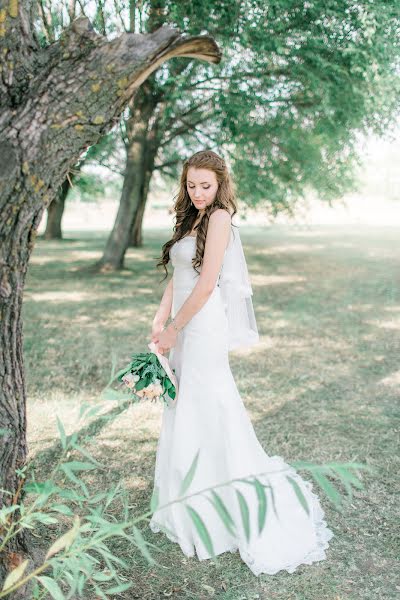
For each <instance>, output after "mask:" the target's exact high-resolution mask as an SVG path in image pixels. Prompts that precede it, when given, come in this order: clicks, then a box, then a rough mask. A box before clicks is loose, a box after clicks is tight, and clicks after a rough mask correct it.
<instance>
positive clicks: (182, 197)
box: [156, 150, 237, 281]
mask: <svg viewBox="0 0 400 600" xmlns="http://www.w3.org/2000/svg"><path fill="white" fill-rule="evenodd" d="M189 167H195V168H196V169H208V170H209V171H214V173H215V175H216V177H217V181H218V190H217V193H216V196H215V199H214V201H213V202H212V203H211V204H210V205H209V206H207V207H206V209H205V211H204V214H203V216H202V218H201V221H200V223H198V224H197V226H196V230H197V238H196V254H195V256H194V258H193V260H192V263H193V267H194V269H195V271H196V272H197V273H199V271H198V267H200V266H201V265H202V263H203V256H204V247H205V243H206V236H207V229H208V221H209V219H210V216H211V214H212V213H213V212H214V211H215V210H217V208H223V209H225V210H227V211H228V212H229V214H230V215H231V219H232V218H233V216H234V215H235V214H236V213H237V201H236V197H235V190H234V183H233V180H232V178H231V175H230V173H229V171H228V168H227V166H226V163H225V161H224V159H223V158H221V157H220V156H218V154H216V153H215V152H213V151H212V150H201V151H200V152H196V154H193V155H192V156H191V157H190V158H188V159H187V160H186V161H185V162H184V164H183V169H182V174H181V179H180V187H179V192H178V193H177V195H176V196H175V197H174V200H175V203H174V212H175V217H174V218H175V225H174V228H173V231H174V233H173V236H172V238H171V239H170V240H169V241H168V242H166V243H165V244H164V245H163V247H162V256H161V257H160V261H159V262H158V263H157V265H156V266H157V267H163V268H164V270H165V277H164V278H163V279H162V280H161V281H164V279H166V278H167V276H168V269H167V267H166V265H167V264H168V263H169V261H170V256H169V251H170V249H171V248H172V246H173V244H175V242H177V241H178V240H180V239H182V238H183V237H184V236H185V235H187V234H190V232H191V231H192V229H193V225H194V223H195V221H196V218H197V215H198V210H197V208H196V207H195V206H194V205H193V204H192V201H191V199H190V196H189V193H188V191H187V187H186V186H187V181H186V178H187V172H188V169H189Z"/></svg>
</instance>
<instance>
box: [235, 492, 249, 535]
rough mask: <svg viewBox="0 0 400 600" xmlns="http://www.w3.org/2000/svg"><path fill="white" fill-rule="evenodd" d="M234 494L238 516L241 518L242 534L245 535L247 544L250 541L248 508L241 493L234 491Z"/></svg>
mask: <svg viewBox="0 0 400 600" xmlns="http://www.w3.org/2000/svg"><path fill="white" fill-rule="evenodd" d="M236 494H237V498H238V501H239V508H240V514H241V517H242V523H243V528H244V532H245V534H246V540H247V542H249V541H250V513H249V507H248V506H247V502H246V500H245V497H244V496H243V494H242V493H241V492H239V490H236Z"/></svg>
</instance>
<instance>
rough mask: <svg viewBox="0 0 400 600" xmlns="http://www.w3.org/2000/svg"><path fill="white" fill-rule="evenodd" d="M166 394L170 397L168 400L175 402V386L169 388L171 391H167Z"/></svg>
mask: <svg viewBox="0 0 400 600" xmlns="http://www.w3.org/2000/svg"><path fill="white" fill-rule="evenodd" d="M168 394H169V396H170V398H171V399H172V400H175V397H176V390H175V386H173V388H171V389H169V390H168Z"/></svg>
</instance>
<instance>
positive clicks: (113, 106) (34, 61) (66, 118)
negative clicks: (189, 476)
mask: <svg viewBox="0 0 400 600" xmlns="http://www.w3.org/2000/svg"><path fill="white" fill-rule="evenodd" d="M30 8H31V3H30V2H29V0H20V1H19V2H18V3H17V2H10V3H9V4H8V5H7V7H6V8H5V9H4V10H3V11H2V12H3V13H4V14H3V16H2V19H1V23H0V33H1V34H2V35H0V70H1V74H2V76H1V78H0V427H1V428H2V430H3V431H2V435H1V436H0V468H1V471H0V488H1V489H0V505H1V506H3V505H10V504H12V503H13V502H18V501H19V500H20V478H19V475H18V474H16V472H15V470H16V469H21V468H23V466H24V464H25V462H26V456H27V442H26V389H25V372H24V362H23V354H22V347H23V332H22V321H21V306H22V298H23V290H24V283H25V276H26V272H27V268H28V263H29V259H30V256H31V252H32V249H33V247H34V243H35V238H36V235H37V229H38V226H39V224H40V221H41V218H42V214H43V211H44V210H45V208H47V207H48V206H49V204H50V202H52V201H53V200H54V198H55V196H56V194H57V191H58V189H59V187H60V186H61V185H62V183H63V181H64V180H65V178H66V176H67V173H68V172H69V171H70V170H71V168H72V167H73V165H75V164H76V162H77V160H78V158H79V156H80V155H81V153H82V152H83V151H84V150H85V149H86V148H87V147H88V146H90V145H93V144H95V143H96V142H97V141H98V140H99V139H100V137H101V136H102V135H104V134H105V133H106V132H107V131H108V130H109V129H111V128H112V126H113V125H115V124H116V123H117V122H118V120H119V118H120V115H121V113H122V111H123V110H124V109H125V108H126V106H127V104H128V102H129V101H131V99H132V97H133V95H134V94H135V93H136V90H137V89H138V88H139V87H140V86H141V85H142V83H143V82H144V81H145V80H146V79H147V78H148V76H149V75H150V74H151V73H152V72H153V71H154V70H156V69H157V68H158V67H159V66H160V65H161V64H162V63H163V62H164V61H165V60H168V59H169V58H171V57H176V56H190V57H195V58H196V57H197V58H200V59H203V60H206V61H208V62H218V61H219V60H220V55H219V51H218V48H217V46H216V44H215V42H214V41H213V40H212V39H211V38H210V37H209V36H198V37H185V36H181V34H180V33H179V32H178V31H177V30H175V29H171V28H169V27H161V28H159V29H157V31H155V32H154V33H151V34H148V35H138V34H132V33H126V34H123V35H121V36H120V37H119V38H116V39H113V40H111V41H109V40H107V39H106V38H103V37H102V36H100V35H98V34H96V33H95V32H94V30H93V28H92V26H91V24H90V23H89V21H88V19H86V18H79V19H77V20H76V21H74V22H73V23H72V24H71V26H70V27H69V28H68V29H67V30H65V31H64V32H63V34H62V36H61V38H60V40H58V41H57V42H54V43H53V44H51V45H50V46H48V47H47V48H41V47H40V45H39V43H38V40H37V39H36V38H35V35H34V33H33V31H34V28H33V25H32V22H33V18H34V16H33V12H32V11H31V10H30ZM5 33H6V34H7V35H5ZM1 490H3V491H1ZM4 490H7V491H8V492H9V494H6V493H5V491H4ZM15 543H16V546H17V547H22V550H23V540H22V539H21V538H18V539H17V540H16V541H15ZM6 555H7V553H6V552H4V553H3V554H2V557H1V561H2V563H1V562H0V571H1V569H3V572H4V571H6V570H8V569H9V563H7V562H6V560H5V557H6Z"/></svg>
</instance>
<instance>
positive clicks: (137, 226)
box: [129, 144, 157, 248]
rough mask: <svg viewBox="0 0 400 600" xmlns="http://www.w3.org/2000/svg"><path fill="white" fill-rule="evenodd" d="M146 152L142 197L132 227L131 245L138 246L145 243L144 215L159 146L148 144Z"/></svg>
mask: <svg viewBox="0 0 400 600" xmlns="http://www.w3.org/2000/svg"><path fill="white" fill-rule="evenodd" d="M147 148H148V149H147V152H146V168H145V170H144V177H143V181H142V187H141V190H140V198H139V202H138V204H137V209H136V211H135V214H134V216H133V223H132V227H131V234H130V242H129V246H132V247H134V248H138V247H140V246H142V245H143V234H142V232H143V217H144V211H145V209H146V202H147V198H148V194H149V188H150V181H151V177H152V175H153V171H154V163H155V159H156V155H157V147H154V145H152V144H147Z"/></svg>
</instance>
